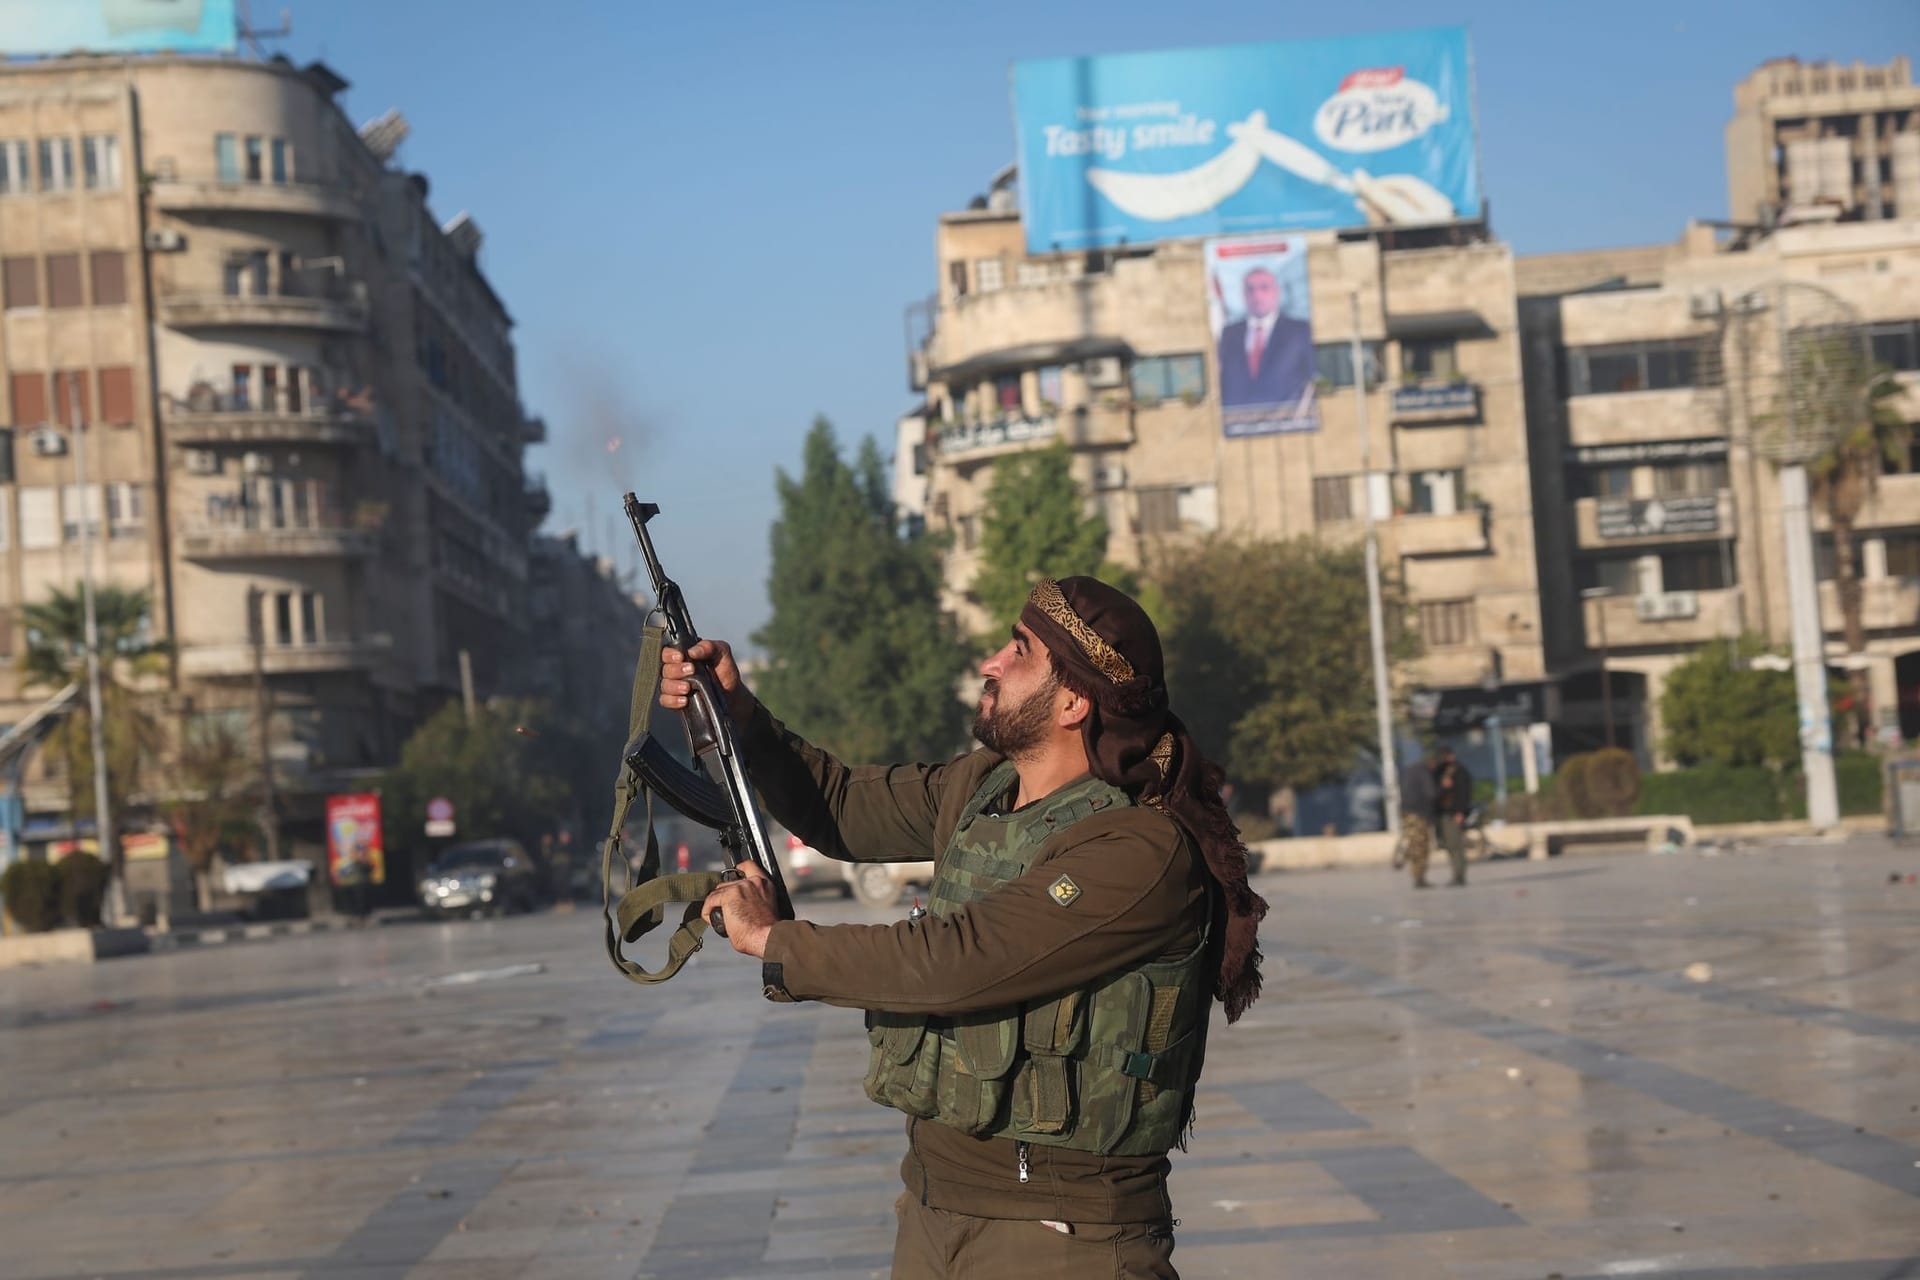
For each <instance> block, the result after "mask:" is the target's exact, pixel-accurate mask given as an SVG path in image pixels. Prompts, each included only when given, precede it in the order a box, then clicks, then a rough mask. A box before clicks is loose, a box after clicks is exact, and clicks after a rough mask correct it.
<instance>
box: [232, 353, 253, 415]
mask: <svg viewBox="0 0 1920 1280" xmlns="http://www.w3.org/2000/svg"><path fill="white" fill-rule="evenodd" d="M251 408H253V366H252V365H250V364H237V365H235V366H233V410H234V412H235V413H245V412H247V411H248V410H249V409H251Z"/></svg>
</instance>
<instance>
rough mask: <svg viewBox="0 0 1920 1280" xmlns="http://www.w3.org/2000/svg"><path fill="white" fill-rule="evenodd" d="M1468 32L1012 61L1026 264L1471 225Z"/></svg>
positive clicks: (1476, 184) (1475, 179) (1473, 189)
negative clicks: (1183, 241) (1164, 243)
mask: <svg viewBox="0 0 1920 1280" xmlns="http://www.w3.org/2000/svg"><path fill="white" fill-rule="evenodd" d="M1470 66H1471V63H1470V58H1469V54H1468V51H1467V33H1466V31H1465V29H1464V28H1460V27H1439V28H1434V29H1431V30H1425V31H1402V32H1393V33H1388V34H1385V35H1375V36H1354V37H1348V38H1344V39H1338V40H1313V41H1298V42H1292V43H1287V44H1257V45H1230V46H1225V47H1221V48H1212V49H1183V50H1173V51H1166V52H1158V53H1129V54H1115V55H1110V56H1101V57H1086V58H1052V59H1047V60H1044V61H1037V62H1022V63H1018V64H1016V65H1015V66H1014V69H1013V85H1014V116H1015V125H1016V134H1017V137H1018V142H1019V148H1020V200H1021V210H1020V212H1021V221H1022V223H1023V224H1024V225H1025V227H1026V232H1027V249H1028V251H1029V252H1030V253H1048V252H1054V251H1058V250H1070V249H1086V248H1091V247H1095V246H1100V245H1115V244H1144V243H1151V242H1153V241H1156V240H1166V239H1173V238H1180V237H1201V236H1217V235H1241V234H1246V233H1248V232H1259V231H1285V230H1303V229H1307V228H1315V227H1347V226H1384V225H1397V226H1415V225H1422V224H1432V223H1442V222H1454V221H1461V220H1468V219H1473V218H1477V217H1479V216H1480V212H1481V199H1480V172H1479V164H1478V161H1477V159H1476V157H1475V155H1474V124H1473V101H1472V86H1471V73H1470Z"/></svg>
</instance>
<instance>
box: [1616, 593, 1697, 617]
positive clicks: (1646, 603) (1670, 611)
mask: <svg viewBox="0 0 1920 1280" xmlns="http://www.w3.org/2000/svg"><path fill="white" fill-rule="evenodd" d="M1633 612H1634V616H1635V617H1637V618H1639V619H1640V621H1642V622H1669V621H1673V620H1675V619H1681V618H1697V617H1699V616H1700V593H1699V592H1697V591H1662V592H1660V593H1658V594H1656V595H1645V596H1636V597H1635V598H1634V601H1633Z"/></svg>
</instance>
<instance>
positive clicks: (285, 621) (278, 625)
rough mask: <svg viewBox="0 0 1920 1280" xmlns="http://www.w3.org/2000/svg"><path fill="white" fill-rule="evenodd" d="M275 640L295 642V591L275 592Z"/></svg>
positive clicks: (282, 642)
mask: <svg viewBox="0 0 1920 1280" xmlns="http://www.w3.org/2000/svg"><path fill="white" fill-rule="evenodd" d="M273 642H274V643H275V644H282V645H286V644H292V643H293V592H291V591H276V592H274V593H273Z"/></svg>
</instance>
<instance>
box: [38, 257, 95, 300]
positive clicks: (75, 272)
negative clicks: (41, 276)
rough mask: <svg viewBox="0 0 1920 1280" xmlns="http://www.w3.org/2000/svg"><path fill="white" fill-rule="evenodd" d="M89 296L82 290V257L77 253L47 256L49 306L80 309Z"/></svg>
mask: <svg viewBox="0 0 1920 1280" xmlns="http://www.w3.org/2000/svg"><path fill="white" fill-rule="evenodd" d="M86 300H87V295H86V293H85V292H84V291H82V289H81V288H80V255H79V254H77V253H50V254H48V255H47V305H48V306H50V307H78V306H82V305H84V304H85V303H86Z"/></svg>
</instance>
